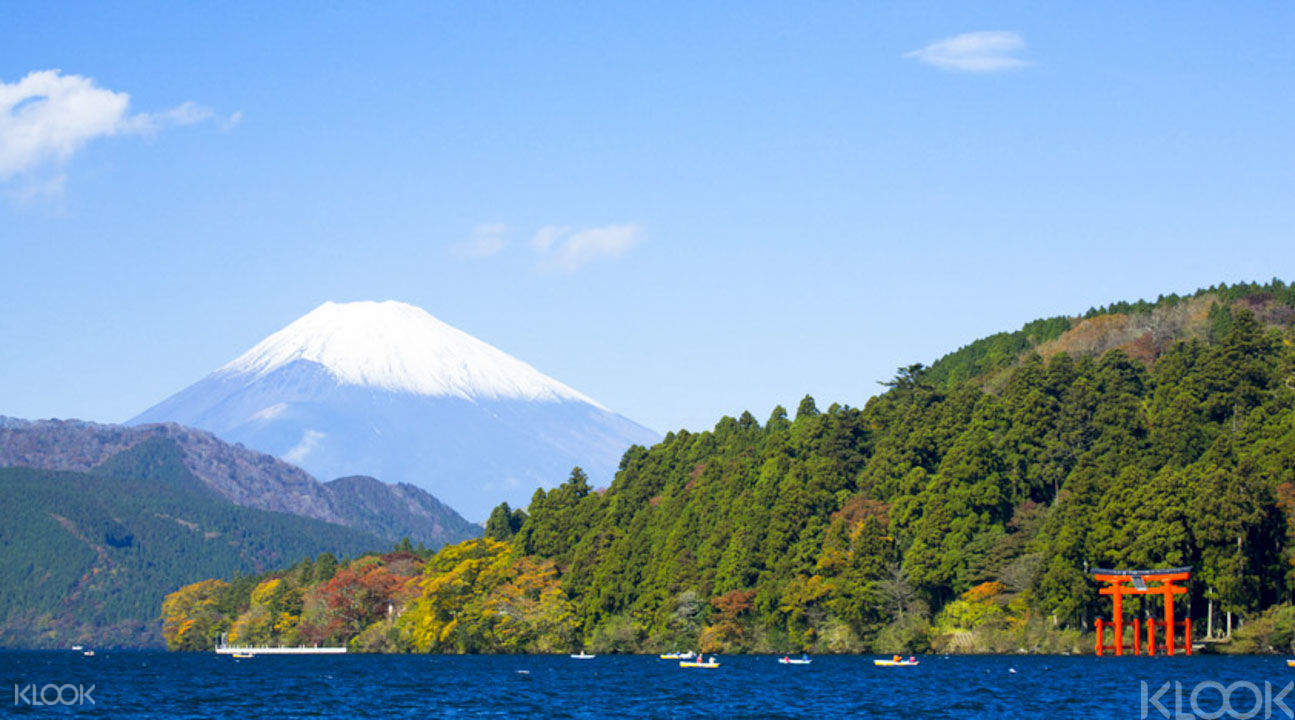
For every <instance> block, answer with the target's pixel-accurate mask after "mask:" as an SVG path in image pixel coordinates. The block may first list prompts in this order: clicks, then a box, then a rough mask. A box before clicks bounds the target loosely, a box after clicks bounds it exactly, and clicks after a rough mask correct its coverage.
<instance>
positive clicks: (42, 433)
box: [0, 417, 481, 546]
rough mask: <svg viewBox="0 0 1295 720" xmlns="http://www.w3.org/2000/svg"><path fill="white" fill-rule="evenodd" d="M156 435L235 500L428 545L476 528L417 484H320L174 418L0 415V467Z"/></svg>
mask: <svg viewBox="0 0 1295 720" xmlns="http://www.w3.org/2000/svg"><path fill="white" fill-rule="evenodd" d="M158 438H161V439H167V440H171V441H173V442H175V444H176V446H177V447H178V448H180V450H181V453H182V462H183V464H184V466H185V468H186V469H187V470H188V471H189V472H191V473H192V474H193V476H194V477H195V478H197V479H198V480H200V481H201V482H202V483H203V484H204V485H205V486H206V487H208V488H210V489H211V490H212V491H214V492H215V493H217V494H218V495H220V496H221V497H224V498H226V499H228V500H229V501H231V502H233V503H234V504H236V505H240V506H243V507H249V508H256V509H260V510H271V511H277V512H286V513H291V514H294V515H300V516H303V517H309V518H314V519H318V520H323V521H325V522H330V523H336V524H340V525H345V526H348V527H353V528H356V529H359V530H363V531H366V532H371V533H373V534H374V535H376V536H378V537H381V538H383V539H385V540H391V541H395V540H399V539H400V538H403V537H409V538H410V539H411V540H413V541H415V542H423V543H425V544H427V545H429V546H439V545H442V544H446V543H453V542H458V541H460V540H464V539H467V538H470V537H475V536H477V535H479V534H480V532H481V530H480V528H479V527H478V526H476V525H473V524H472V523H470V522H468V521H467V520H465V519H464V518H463V517H462V516H460V515H459V514H458V513H456V512H454V511H453V510H452V509H451V508H449V507H447V506H445V505H444V504H443V503H441V502H440V501H438V500H437V499H436V498H434V497H432V496H430V495H428V494H427V493H425V492H423V491H421V490H419V489H417V488H414V487H410V486H394V485H387V484H386V483H382V482H379V481H377V480H373V479H372V478H369V479H368V480H369V482H366V483H363V486H364V491H363V492H362V493H360V492H358V491H357V489H356V487H355V486H356V483H355V482H341V483H321V482H319V481H318V480H316V479H315V478H313V477H311V475H310V474H309V473H307V472H305V471H304V470H302V469H301V468H298V467H296V466H294V465H291V464H289V463H287V462H284V461H283V460H279V459H277V458H274V457H271V456H269V455H265V454H263V453H259V452H256V451H253V450H249V449H247V448H244V447H241V446H237V445H230V444H228V443H225V442H223V441H222V440H220V439H219V438H217V437H216V436H214V435H212V434H211V433H209V432H205V431H202V430H195V429H193V428H188V427H184V426H181V425H176V424H174V423H166V424H155V425H142V426H136V427H130V426H125V425H106V424H99V423H91V422H85V421H81V420H38V421H27V420H20V419H17V418H8V417H0V467H29V468H37V469H44V470H67V471H75V472H85V471H88V470H90V469H92V468H95V467H97V466H98V465H100V464H101V463H103V462H104V461H106V460H107V459H109V458H110V457H112V456H114V455H116V454H118V453H120V452H122V451H124V450H128V449H130V448H132V447H134V446H136V445H139V444H140V443H142V442H145V441H148V440H150V439H158Z"/></svg>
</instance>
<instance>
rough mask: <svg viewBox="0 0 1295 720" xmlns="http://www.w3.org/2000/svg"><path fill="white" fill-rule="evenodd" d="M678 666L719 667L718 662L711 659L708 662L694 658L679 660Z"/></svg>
mask: <svg viewBox="0 0 1295 720" xmlns="http://www.w3.org/2000/svg"><path fill="white" fill-rule="evenodd" d="M679 667H681V668H707V669H713V668H717V667H719V663H717V662H715V661H714V660H711V661H710V662H698V661H696V660H680V661H679Z"/></svg>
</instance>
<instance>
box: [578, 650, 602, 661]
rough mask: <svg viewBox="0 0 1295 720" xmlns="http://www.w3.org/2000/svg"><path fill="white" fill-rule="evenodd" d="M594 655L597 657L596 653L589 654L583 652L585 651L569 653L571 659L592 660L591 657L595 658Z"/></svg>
mask: <svg viewBox="0 0 1295 720" xmlns="http://www.w3.org/2000/svg"><path fill="white" fill-rule="evenodd" d="M596 657H598V656H597V655H590V654H588V653H585V652H578V653H572V654H571V659H572V660H593V659H594V658H596Z"/></svg>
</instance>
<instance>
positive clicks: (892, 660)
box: [890, 655, 899, 662]
mask: <svg viewBox="0 0 1295 720" xmlns="http://www.w3.org/2000/svg"><path fill="white" fill-rule="evenodd" d="M890 660H891V662H899V656H898V655H896V656H894V657H892V658H891V659H890Z"/></svg>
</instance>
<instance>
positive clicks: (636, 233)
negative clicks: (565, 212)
mask: <svg viewBox="0 0 1295 720" xmlns="http://www.w3.org/2000/svg"><path fill="white" fill-rule="evenodd" d="M642 239H643V228H641V227H639V226H638V225H633V224H626V225H603V226H601V227H592V228H585V229H583V230H576V231H574V232H572V231H571V228H567V227H558V226H554V225H549V226H546V227H543V228H540V230H539V231H538V232H536V233H535V236H534V237H532V238H531V245H532V246H533V247H534V248H535V249H536V250H537V251H538V252H540V253H541V255H542V256H543V257H542V258H541V261H540V265H541V267H547V268H552V269H556V270H563V271H566V272H572V271H575V270H578V269H580V268H581V267H584V266H585V265H587V264H589V263H591V262H593V261H595V260H600V259H603V258H615V257H620V256H621V255H624V254H625V252H626V251H628V250H629V249H630V248H632V247H634V246H635V245H637V244H639V242H641V241H642Z"/></svg>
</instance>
